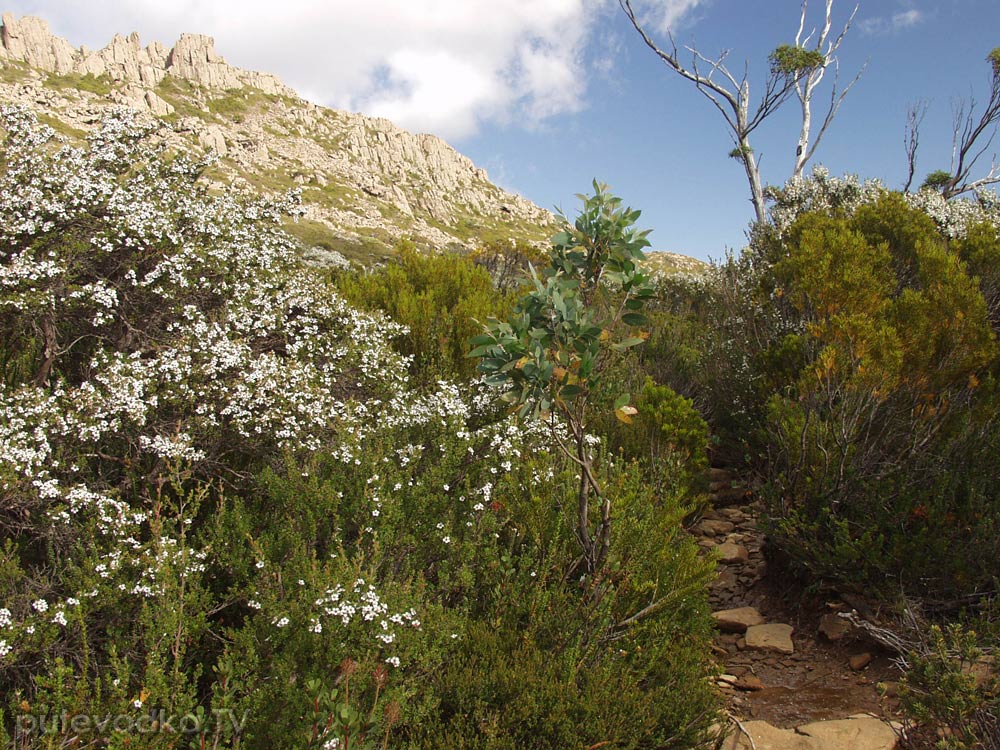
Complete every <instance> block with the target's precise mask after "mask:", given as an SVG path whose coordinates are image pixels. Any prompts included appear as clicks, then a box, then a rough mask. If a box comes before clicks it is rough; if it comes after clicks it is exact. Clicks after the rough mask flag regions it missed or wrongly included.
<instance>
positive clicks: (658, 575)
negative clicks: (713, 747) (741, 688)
mask: <svg viewBox="0 0 1000 750" xmlns="http://www.w3.org/2000/svg"><path fill="white" fill-rule="evenodd" d="M0 117H2V120H0V122H2V141H0V529H2V536H3V543H2V545H0V596H2V598H0V695H2V696H4V700H3V703H2V704H0V710H2V711H3V714H2V720H0V743H2V742H3V741H4V740H5V739H6V738H5V737H3V736H2V735H3V733H6V734H7V735H8V736H11V735H12V737H11V739H12V740H13V741H16V742H19V743H21V744H19V745H17V746H18V747H21V746H32V745H33V744H38V743H41V742H43V741H46V742H47V741H49V740H52V742H58V743H63V744H67V745H68V744H72V743H74V742H76V743H79V744H81V745H86V744H88V743H102V744H106V745H111V746H124V745H125V744H130V743H131V744H134V743H140V744H142V746H148V747H187V746H189V745H193V746H196V747H205V746H209V745H211V746H213V747H228V746H233V747H235V746H251V747H269V748H270V747H294V748H299V747H310V746H316V747H319V746H323V747H336V746H344V745H346V744H348V742H349V741H350V744H351V745H352V746H353V745H358V740H359V738H363V737H365V736H366V735H368V734H371V736H372V737H374V736H376V735H377V736H379V737H383V736H384V737H386V738H388V737H389V734H388V733H390V732H391V733H392V738H393V744H392V745H391V746H399V747H405V746H410V747H421V746H426V747H440V746H443V745H442V744H441V743H442V740H441V739H440V737H438V736H436V735H435V736H433V737H431V738H429V739H428V738H427V737H426V736H425V734H423V733H422V732H423V727H432V728H433V727H439V726H441V722H444V723H447V721H449V720H450V719H448V718H447V716H445V715H444V713H443V712H445V711H446V709H445V708H444V707H443V703H442V698H441V694H442V693H441V691H443V690H444V689H445V687H446V686H448V685H450V684H452V683H453V682H454V681H453V680H452V679H451V677H450V675H451V674H452V672H450V671H449V670H452V669H456V668H458V665H460V664H463V662H462V658H463V656H462V655H463V654H466V653H468V650H469V648H470V644H469V638H470V637H472V636H471V634H473V633H475V632H478V631H477V630H476V628H477V627H480V626H485V627H487V628H489V627H500V626H501V624H502V625H503V627H504V628H506V630H505V632H510V633H518V634H521V633H525V632H528V631H529V630H530V631H531V632H537V633H542V634H544V638H545V639H547V640H545V641H544V643H540V644H539V645H538V646H537V647H536V648H537V649H549V650H546V651H545V653H553V654H556V655H557V656H558V655H559V654H562V656H561V657H558V658H563V659H564V661H565V662H566V663H569V664H573V665H575V664H577V658H576V652H575V650H574V649H576V648H577V645H576V644H577V642H578V640H579V639H580V638H585V642H586V643H588V644H589V646H588V647H589V648H590V649H591V651H592V653H593V654H594V656H593V658H594V659H597V660H603V659H607V657H606V656H605V655H604V654H605V651H604V649H603V647H601V646H600V643H601V641H600V638H599V637H597V635H595V634H600V633H602V632H604V631H603V630H602V628H606V627H607V626H608V623H610V624H612V625H613V624H614V622H615V619H614V618H615V617H616V616H617V617H618V618H619V619H621V613H627V612H630V611H633V610H634V609H635V607H636V605H637V604H638V603H639V602H640V601H642V600H643V598H644V597H645V593H644V592H645V591H646V588H645V587H647V586H648V585H652V584H651V582H654V581H655V582H657V585H658V586H659V587H660V590H663V587H664V586H667V587H669V586H671V585H674V587H675V589H676V591H677V597H676V601H673V600H672V605H673V606H672V608H671V609H670V610H669V612H665V613H664V615H663V617H662V618H661V620H660V622H661V629H660V630H659V631H656V632H657V633H660V634H662V633H663V632H667V631H669V632H670V633H672V634H673V635H674V636H677V637H670V638H660V636H659V635H657V636H656V638H657V640H658V641H662V645H661V646H660V647H659V648H661V649H663V650H665V653H666V654H667V656H670V655H674V656H676V657H677V663H678V664H681V665H682V666H683V668H679V669H680V672H679V673H683V674H690V675H693V676H692V679H693V680H697V681H698V684H699V685H700V684H707V683H704V680H702V679H701V678H702V677H703V673H704V671H705V669H706V665H707V661H706V655H707V650H703V651H698V652H697V653H694V652H693V651H692V649H693V648H694V647H693V646H692V645H691V644H693V643H701V641H700V640H699V639H700V638H702V637H703V634H704V632H705V629H704V623H705V622H706V618H705V612H704V596H703V593H702V592H701V586H702V584H703V582H704V577H705V575H706V574H707V573H706V569H705V567H704V565H703V564H702V563H700V562H699V561H698V560H697V559H696V557H695V556H694V552H693V545H692V544H691V543H690V542H689V541H686V540H685V539H684V538H683V535H681V534H680V533H679V528H680V526H679V518H678V514H679V513H682V511H681V510H680V508H679V506H677V505H675V504H671V503H670V502H663V503H661V505H662V508H663V512H662V513H660V514H659V515H657V518H659V519H660V521H658V523H661V526H662V529H661V531H662V533H661V532H657V534H656V535H651V534H649V533H647V532H648V531H649V529H650V528H651V527H650V526H649V524H648V522H646V521H643V523H638V521H637V520H636V519H640V518H641V519H645V518H646V517H647V516H648V515H649V514H648V513H647V512H646V511H643V512H642V513H639V512H638V511H636V513H637V515H636V516H635V518H631V520H630V518H629V517H625V518H623V519H622V522H621V528H622V530H623V531H622V534H623V537H629V536H631V538H632V542H630V543H629V544H627V545H625V547H624V549H625V550H627V551H628V554H627V555H626V556H623V557H622V558H620V559H619V560H618V563H619V564H620V565H622V566H623V567H622V570H626V569H627V568H626V567H624V566H629V565H634V566H635V567H634V570H635V576H634V578H633V577H630V576H628V575H623V583H622V584H621V585H620V586H619V587H618V589H619V590H618V591H616V592H615V593H614V595H612V594H610V593H609V594H608V595H607V597H608V598H607V601H606V602H605V604H604V606H603V607H602V608H600V609H601V612H602V616H603V617H605V618H606V621H602V622H603V624H602V625H599V624H595V623H591V624H589V625H588V628H589V629H587V630H585V631H584V632H583V635H581V634H580V633H581V630H580V627H579V623H577V622H573V621H570V618H567V617H566V613H567V612H568V611H571V609H572V608H571V607H568V606H566V603H567V602H568V601H570V599H568V598H567V593H566V592H567V591H573V592H575V588H573V587H572V586H570V587H569V588H567V584H566V581H564V580H563V578H562V576H561V573H562V572H563V571H565V570H566V569H568V567H569V566H570V564H571V562H572V560H573V558H574V557H575V554H576V553H575V551H574V550H575V540H574V539H573V536H572V532H571V528H572V527H571V526H570V525H568V524H567V523H566V517H565V514H564V513H563V512H562V509H563V508H564V507H566V506H567V505H569V504H571V503H572V499H571V498H572V496H573V492H574V490H573V487H574V485H575V482H576V477H575V476H574V475H573V472H572V469H571V468H569V467H568V466H567V465H566V463H565V462H564V461H561V460H559V459H557V458H556V457H555V454H554V452H553V451H551V450H550V442H551V440H552V438H553V435H552V432H551V429H550V427H549V426H545V427H544V428H543V426H541V425H540V424H538V423H535V422H531V421H527V422H517V421H516V420H515V418H514V417H513V416H511V415H508V414H506V413H505V412H504V411H503V410H502V409H500V408H499V407H498V406H497V404H496V402H495V398H494V394H493V393H492V392H491V391H489V390H488V389H484V387H483V386H482V385H474V384H466V385H456V384H454V383H452V382H449V381H447V380H441V381H440V382H424V384H423V385H422V386H421V387H420V388H414V387H412V386H411V383H410V374H409V372H410V368H411V366H412V364H413V361H414V360H412V359H411V358H410V357H408V356H406V355H403V354H400V351H406V349H407V347H406V346H404V345H402V344H401V343H400V341H401V337H403V336H405V335H406V329H405V328H404V327H403V326H401V325H398V324H396V323H394V322H392V321H391V320H389V319H388V318H387V317H386V316H385V315H383V314H381V313H378V312H368V313H366V312H361V311H359V310H357V309H355V308H354V307H353V306H351V305H349V304H347V303H346V302H345V301H344V300H343V298H342V297H341V296H339V295H338V294H337V292H336V291H335V289H334V287H333V286H332V285H331V284H330V283H329V282H328V281H327V280H326V279H325V278H324V277H323V276H321V275H319V274H318V273H317V272H315V271H312V270H310V269H309V268H308V267H307V266H306V265H305V264H301V263H299V262H298V260H297V258H296V255H295V248H294V245H293V241H292V240H290V239H289V238H288V237H287V236H286V235H284V234H283V233H282V232H281V231H280V230H279V228H278V220H279V219H280V217H281V216H282V215H284V214H286V213H294V212H295V211H296V199H295V196H294V195H290V196H287V197H286V198H283V199H280V200H262V199H257V198H253V197H249V196H241V195H237V194H233V193H230V192H222V193H215V192H212V191H211V190H209V189H208V188H206V187H205V186H203V185H202V182H201V181H200V179H199V178H200V176H201V174H202V173H203V172H204V170H205V169H207V168H208V167H210V163H209V162H199V161H194V160H192V159H191V158H190V157H188V156H185V155H184V154H179V153H175V152H173V151H171V150H170V148H169V147H168V146H167V145H166V144H167V143H168V139H166V138H164V135H163V133H161V132H160V131H159V130H158V129H157V128H156V127H153V126H149V125H143V124H141V123H140V122H139V121H138V120H137V119H136V117H135V116H134V115H131V114H129V113H127V112H117V113H113V114H112V115H110V116H109V117H108V119H107V120H106V121H105V122H104V123H103V125H102V126H101V127H100V128H99V129H98V130H96V131H95V132H94V133H93V135H91V136H90V138H89V141H88V143H87V144H86V145H85V146H83V147H77V146H71V145H68V144H66V143H64V142H62V141H61V140H60V139H59V138H57V137H56V136H55V134H54V133H53V132H52V131H51V129H49V128H46V127H44V126H41V125H39V123H38V122H37V121H36V120H35V118H34V117H33V116H32V115H31V114H30V113H29V112H26V111H24V110H21V109H16V108H9V107H8V108H4V109H3V110H2V111H0ZM453 296H454V295H453ZM450 314H451V315H453V316H454V318H455V320H456V321H458V322H460V323H461V324H462V325H467V322H463V321H460V320H459V318H460V315H458V314H457V313H455V311H454V310H452V311H451V312H450ZM624 468H625V467H620V468H619V467H614V466H613V465H611V464H610V463H609V466H608V476H607V477H606V478H605V481H607V482H609V483H617V484H623V485H624V484H628V482H629V481H632V482H633V484H634V483H635V481H634V478H633V479H630V478H629V475H628V474H627V472H626V471H625V470H624ZM631 493H632V495H634V496H635V497H636V498H638V497H639V494H641V493H639V494H636V493H637V490H636V489H635V487H633V489H632V490H631ZM626 494H627V493H626ZM649 500H650V499H649V498H648V497H644V498H643V499H642V500H641V501H640V500H638V499H636V500H635V501H634V502H633V505H634V507H635V508H640V507H641V508H645V507H649V506H650V505H652V503H651V502H650V501H649ZM626 507H628V506H626ZM624 512H625V511H623V513H624ZM654 515H656V514H654ZM643 524H646V525H643ZM666 524H669V526H668V525H666ZM647 547H648V548H649V549H648V550H647ZM633 552H634V553H635V560H636V562H634V563H633V562H630V559H631V558H630V557H629V556H630V555H632V554H633ZM678 561H680V562H678ZM628 569H631V568H628ZM559 633H563V636H559V635H558V634H559ZM652 633H653V630H648V629H646V630H643V631H642V632H639V631H638V630H636V631H635V632H634V634H633V633H632V632H623V633H621V634H619V636H618V638H619V640H618V641H617V642H618V643H620V644H621V645H622V646H623V648H624V647H629V644H632V645H638V644H640V643H643V642H645V641H641V640H636V641H634V642H633V639H636V638H639V639H641V638H650V637H653V636H652V635H651V634H652ZM688 636H690V637H688ZM553 637H555V638H556V639H557V640H558V641H559V642H560V643H562V644H563V645H562V646H559V647H558V648H556V647H555V646H552V649H554V650H551V649H550V648H549V645H546V644H550V643H552V641H551V639H552V638H553ZM574 639H577V640H574ZM676 644H683V645H676ZM537 653H542V651H538V652H537ZM636 653H637V652H636ZM496 655H497V654H495V656H496ZM557 656H554V657H553V658H557ZM681 657H683V658H681ZM503 658H506V657H503ZM668 661H669V660H668ZM657 663H658V664H660V663H666V662H660V661H657ZM602 664H603V667H602V669H604V670H605V671H608V670H612V671H613V670H615V669H619V667H620V669H621V672H620V674H621V678H622V679H623V680H625V681H626V683H627V684H628V685H629V686H631V687H630V689H632V690H634V692H635V697H636V700H637V701H638V703H637V705H646V703H648V701H646V700H645V699H644V698H643V696H644V695H645V694H644V693H643V691H644V690H645V688H644V687H643V686H644V685H646V684H647V683H648V682H649V679H648V678H649V674H648V669H649V667H648V666H647V665H645V662H644V661H643V662H639V661H636V662H635V663H634V664H633V663H631V662H629V661H627V660H616V661H614V662H611V661H607V662H602ZM616 665H617V666H616ZM685 670H686V671H685ZM674 676H676V675H674ZM348 682H349V684H350V689H349V690H347V688H346V685H347V684H348ZM661 683H662V684H663V685H669V687H664V688H662V690H663V691H666V693H669V695H667V694H664V701H663V704H664V705H673V702H672V700H671V696H674V694H675V693H678V688H676V685H677V684H678V683H677V681H676V680H674V679H672V680H666V679H663V680H659V681H658V683H657V684H661ZM573 684H574V679H571V678H566V683H565V687H566V688H567V690H569V689H570V688H571V687H572V685H573ZM609 684H610V683H609ZM620 688H621V685H619V686H618V687H617V688H615V689H616V690H617V689H620ZM539 689H541V687H539ZM574 689H575V688H574ZM338 691H341V692H339V693H338ZM488 692H489V691H487V692H486V693H483V695H487V694H488ZM687 692H688V693H689V694H688V695H685V701H689V702H690V710H688V709H687V708H685V709H683V710H673V709H672V713H670V715H669V717H667V718H663V719H662V721H660V724H657V726H658V727H659V728H660V729H661V730H662V733H664V735H665V734H667V733H669V732H673V731H675V730H678V729H683V731H685V732H689V733H695V734H696V733H697V732H699V731H701V730H702V729H703V728H704V727H703V725H704V724H706V723H707V722H708V721H709V718H710V716H711V711H710V707H711V695H710V693H709V691H708V690H707V688H706V690H704V691H700V690H699V691H694V692H693V693H692V692H690V691H687ZM601 695H602V696H603V694H601ZM534 700H536V695H535V693H533V692H530V691H529V693H528V694H527V695H526V697H525V698H524V701H527V703H526V705H527V704H531V705H533V703H532V702H533V701H534ZM572 700H574V701H576V702H577V704H578V703H579V702H580V701H582V700H583V699H582V698H580V697H579V696H577V697H575V698H573V699H572ZM594 702H595V703H601V704H602V705H604V704H613V702H611V701H608V700H607V699H606V696H603V697H599V699H595V701H594ZM577 704H574V705H577ZM684 705H685V706H687V705H688V704H687V703H685V704H684ZM376 708H377V709H378V710H377V711H376ZM502 708H503V706H498V707H497V710H501V709H502ZM383 709H384V711H383ZM328 710H329V715H326V714H324V712H325V711H328ZM573 710H574V711H575V710H577V709H576V708H574V709H573ZM614 710H615V711H617V710H619V709H618V708H615V709H614ZM320 714H323V715H322V716H321V715H320ZM109 717H110V718H109ZM338 717H340V718H338ZM343 717H349V718H343ZM678 717H679V718H678ZM73 718H76V719H77V723H76V724H71V723H67V722H69V721H70V720H72V719H73ZM605 718H606V720H607V722H609V723H613V722H619V723H620V717H618V716H617V715H615V716H608V717H605ZM113 719H114V721H113ZM182 720H183V721H182ZM102 721H103V723H102ZM43 722H45V723H43ZM53 722H54V723H53ZM642 726H643V725H637V729H636V732H637V737H639V738H640V739H637V740H636V742H637V743H638V742H640V740H641V738H642V737H643V736H647V735H642V732H643V731H646V730H644V729H643V728H642ZM43 730H44V731H43ZM435 731H436V730H435ZM593 731H594V737H595V739H594V741H597V739H598V738H599V737H600V736H602V735H601V730H600V726H599V725H598V726H595V729H594V730H593ZM658 731H659V730H658ZM45 732H48V734H47V735H46V734H45ZM338 743H339V744H338ZM446 744H447V743H446ZM454 746H456V747H457V746H458V745H454ZM636 746H638V745H636Z"/></svg>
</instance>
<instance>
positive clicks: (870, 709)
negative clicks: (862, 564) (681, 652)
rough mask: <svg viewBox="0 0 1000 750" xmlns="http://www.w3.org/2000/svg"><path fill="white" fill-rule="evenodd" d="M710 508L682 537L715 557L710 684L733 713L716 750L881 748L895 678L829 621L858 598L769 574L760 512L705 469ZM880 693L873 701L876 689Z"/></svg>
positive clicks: (858, 637)
mask: <svg viewBox="0 0 1000 750" xmlns="http://www.w3.org/2000/svg"><path fill="white" fill-rule="evenodd" d="M711 472H712V473H711V493H712V505H711V507H710V508H709V510H708V511H707V512H706V513H705V514H704V515H703V516H702V517H701V518H700V519H699V521H698V522H697V523H696V524H694V526H693V528H692V532H693V533H694V534H695V535H696V536H697V537H698V542H699V545H700V546H701V547H702V548H703V549H704V550H705V553H706V554H715V555H717V557H718V565H719V576H718V578H717V580H716V581H715V583H714V584H713V586H712V589H711V591H710V594H709V596H710V601H711V604H712V609H713V611H714V615H713V616H714V617H715V620H716V624H717V627H718V631H719V632H718V634H717V636H716V639H715V644H714V646H713V650H714V651H715V653H716V656H717V658H718V660H719V663H720V668H721V671H722V674H721V676H720V678H719V680H718V685H719V688H720V690H722V692H723V694H724V695H725V696H726V698H727V701H728V707H729V712H730V714H731V716H732V717H733V722H732V725H733V726H732V729H731V732H730V734H729V736H728V737H727V738H726V739H725V740H724V741H723V742H722V744H721V745H720V747H722V748H725V750H786V748H787V749H789V750H890V748H893V747H895V746H896V734H895V732H894V730H893V728H892V726H891V724H890V722H892V720H893V718H894V703H893V700H892V698H891V696H892V693H893V687H894V684H895V680H897V679H898V672H897V671H896V669H895V668H894V666H893V664H892V662H891V659H890V657H889V655H888V654H886V653H885V652H883V651H881V650H879V648H878V646H877V645H876V644H874V643H872V642H871V641H870V640H867V639H866V638H865V637H864V636H863V634H861V633H859V632H857V631H855V630H854V629H853V628H852V626H851V625H850V623H848V622H847V621H846V620H844V619H843V618H840V617H838V616H837V613H838V612H849V611H851V609H852V608H854V607H855V606H863V605H860V603H858V602H846V601H843V600H842V599H835V600H822V599H821V600H809V599H807V598H804V597H801V596H800V595H799V592H798V591H797V590H796V589H795V587H794V586H791V585H789V584H788V582H787V581H782V580H781V576H780V573H779V572H778V571H775V572H774V573H773V574H772V573H770V572H769V566H768V562H767V560H766V559H765V557H764V549H763V547H764V538H763V533H762V532H761V531H760V529H759V527H758V518H759V516H760V506H759V505H758V504H757V502H756V501H755V499H754V497H753V494H752V492H751V491H750V490H748V489H747V488H746V487H745V486H743V485H741V484H740V483H739V481H738V478H737V477H736V476H735V475H734V474H733V473H731V472H730V471H727V470H725V469H719V468H715V469H712V470H711ZM880 682H881V683H884V684H885V685H886V686H887V687H888V695H889V697H888V698H883V697H882V695H881V692H880V690H879V688H878V684H879V683H880Z"/></svg>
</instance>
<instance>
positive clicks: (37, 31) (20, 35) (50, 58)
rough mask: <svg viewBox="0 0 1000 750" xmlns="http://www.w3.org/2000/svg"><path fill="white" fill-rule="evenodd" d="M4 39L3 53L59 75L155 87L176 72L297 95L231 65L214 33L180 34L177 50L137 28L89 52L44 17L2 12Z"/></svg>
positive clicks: (225, 85) (214, 83)
mask: <svg viewBox="0 0 1000 750" xmlns="http://www.w3.org/2000/svg"><path fill="white" fill-rule="evenodd" d="M0 39H2V41H3V51H2V52H0V56H5V57H8V58H10V59H12V60H18V61H20V62H24V63H27V64H28V65H30V66H31V67H33V68H38V69H39V70H43V71H45V72H48V73H56V74H58V75H65V74H67V73H79V74H81V75H86V74H87V73H89V74H91V75H94V76H102V75H106V76H108V78H110V79H111V80H113V81H124V82H126V83H133V84H139V85H142V86H145V87H153V86H155V85H156V84H158V83H159V82H160V81H161V80H163V77H164V76H166V75H174V76H177V77H178V78H183V79H186V80H189V81H193V82H195V83H200V84H202V85H204V86H208V87H211V88H218V89H235V88H242V87H243V86H253V87H254V88H257V89H260V90H261V91H263V92H264V93H265V94H284V95H286V96H294V95H295V92H294V91H292V90H291V89H290V88H288V87H287V86H285V85H284V84H283V83H282V82H281V81H280V80H279V79H278V77H277V76H274V75H271V74H269V73H256V72H254V71H248V70H242V69H241V68H235V67H233V66H231V65H228V64H227V63H226V61H225V60H224V59H222V57H220V56H219V55H218V54H217V53H216V51H215V41H214V40H213V39H212V37H210V36H205V35H203V34H181V38H180V39H178V40H177V44H176V45H174V47H173V49H167V48H166V47H164V46H163V45H162V44H160V43H159V42H153V43H152V44H150V45H148V46H146V47H143V46H142V45H141V44H140V43H139V35H138V34H137V33H134V32H133V33H131V34H129V35H128V36H127V37H126V36H122V35H121V34H115V36H114V38H113V39H112V40H111V43H110V44H108V46H107V47H105V48H104V49H101V50H98V51H96V52H91V51H89V50H87V49H86V48H85V47H80V48H75V47H73V46H72V45H71V44H70V43H69V42H67V41H66V40H65V39H61V38H59V37H57V36H54V35H53V34H52V31H51V30H50V29H49V24H48V23H47V22H46V21H44V20H42V19H41V18H34V17H32V16H25V17H24V18H21V19H20V20H18V19H16V18H14V16H13V15H11V14H10V13H4V15H3V27H2V29H0Z"/></svg>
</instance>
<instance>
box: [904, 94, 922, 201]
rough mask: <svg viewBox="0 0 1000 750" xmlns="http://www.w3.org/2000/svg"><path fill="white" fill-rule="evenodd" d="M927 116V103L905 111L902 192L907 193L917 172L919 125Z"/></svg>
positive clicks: (913, 104)
mask: <svg viewBox="0 0 1000 750" xmlns="http://www.w3.org/2000/svg"><path fill="white" fill-rule="evenodd" d="M926 114H927V102H926V101H923V100H921V101H916V102H913V103H912V104H910V106H909V107H907V109H906V131H905V134H904V136H903V147H904V148H905V149H906V165H907V172H906V184H905V185H903V192H904V193H908V192H909V191H910V186H911V185H912V184H913V175H914V173H915V172H916V170H917V149H918V148H919V147H920V125H921V123H922V122H923V121H924V115H926Z"/></svg>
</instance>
